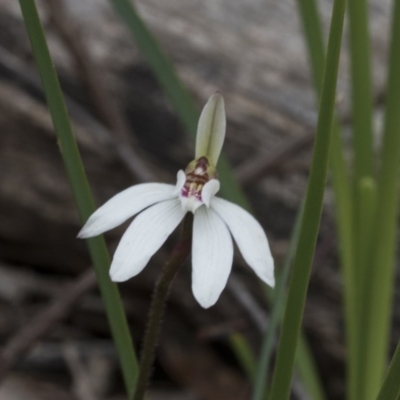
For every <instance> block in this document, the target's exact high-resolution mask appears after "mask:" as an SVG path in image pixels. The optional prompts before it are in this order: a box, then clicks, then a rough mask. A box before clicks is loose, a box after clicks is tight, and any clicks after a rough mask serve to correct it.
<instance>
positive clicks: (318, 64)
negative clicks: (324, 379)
mask: <svg viewBox="0 0 400 400" xmlns="http://www.w3.org/2000/svg"><path fill="white" fill-rule="evenodd" d="M297 4H298V7H299V12H300V16H301V19H302V24H303V30H304V34H305V38H306V43H307V47H308V51H309V56H310V62H311V67H312V75H313V79H314V85H315V87H316V89H317V92H318V94H320V93H321V87H322V75H323V69H324V60H325V56H324V53H325V51H324V44H323V39H322V29H321V23H320V19H319V13H318V10H317V6H316V3H315V0H298V2H297ZM330 172H331V178H332V187H333V191H334V195H335V207H336V224H337V229H338V239H339V248H340V256H341V263H342V271H343V277H344V304H345V307H344V309H345V318H346V336H347V339H346V341H347V347H348V354H349V357H348V368H347V381H348V385H347V390H348V398H349V399H352V400H358V397H357V391H356V390H357V386H356V377H357V376H358V366H359V364H358V357H357V343H358V339H357V338H358V336H359V335H358V326H359V325H358V314H359V313H358V309H357V306H356V304H357V303H356V299H357V298H358V296H357V293H356V285H355V282H356V277H355V262H354V257H355V252H354V248H355V246H354V245H353V242H354V234H353V221H354V217H353V215H354V213H353V199H352V196H353V193H352V190H351V186H350V180H349V176H348V173H347V166H346V162H345V159H344V152H343V144H342V139H341V135H340V126H339V123H338V121H337V119H335V120H334V123H333V131H332V144H331V151H330Z"/></svg>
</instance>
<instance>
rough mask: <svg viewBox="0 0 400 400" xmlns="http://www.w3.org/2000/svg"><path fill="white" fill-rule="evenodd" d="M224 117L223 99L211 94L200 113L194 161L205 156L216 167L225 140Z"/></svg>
mask: <svg viewBox="0 0 400 400" xmlns="http://www.w3.org/2000/svg"><path fill="white" fill-rule="evenodd" d="M225 130H226V117H225V105H224V99H223V97H222V96H221V95H220V94H219V93H218V92H217V93H215V94H213V95H212V96H211V97H210V98H209V100H208V102H207V104H206V105H205V106H204V108H203V111H202V112H201V115H200V119H199V123H198V126H197V136H196V159H197V158H199V157H201V156H207V157H208V158H209V160H210V161H211V163H212V164H214V165H217V161H218V158H219V155H220V154H221V149H222V145H223V143H224V139H225Z"/></svg>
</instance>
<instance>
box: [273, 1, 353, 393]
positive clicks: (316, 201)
mask: <svg viewBox="0 0 400 400" xmlns="http://www.w3.org/2000/svg"><path fill="white" fill-rule="evenodd" d="M345 5H346V2H345V1H344V0H336V1H335V3H334V6H333V12H332V20H331V28H330V35H329V42H328V51H327V58H326V62H325V71H324V78H323V85H322V92H321V103H320V109H319V114H318V124H317V133H316V138H315V145H314V152H313V160H312V165H311V172H310V178H309V183H308V188H307V195H306V202H305V208H304V216H303V221H302V225H301V228H300V238H299V244H298V247H297V251H296V257H295V260H294V266H293V273H292V277H291V280H290V285H289V293H288V298H287V303H286V310H285V316H284V321H283V326H282V334H281V339H280V342H279V347H278V354H277V360H276V366H275V371H274V375H273V380H272V389H271V399H272V400H285V399H288V398H289V394H290V384H291V380H292V373H293V366H294V359H295V353H296V348H297V342H298V337H299V333H300V327H301V320H302V316H303V311H304V304H305V299H306V295H307V288H308V281H309V277H310V271H311V264H312V260H313V255H314V249H315V244H316V240H317V235H318V228H319V223H320V217H321V211H322V200H323V195H324V189H325V181H326V175H327V170H328V158H329V147H330V137H331V131H332V121H333V114H334V106H335V96H336V81H337V74H338V68H339V57H340V46H341V39H342V30H343V20H344V13H345Z"/></svg>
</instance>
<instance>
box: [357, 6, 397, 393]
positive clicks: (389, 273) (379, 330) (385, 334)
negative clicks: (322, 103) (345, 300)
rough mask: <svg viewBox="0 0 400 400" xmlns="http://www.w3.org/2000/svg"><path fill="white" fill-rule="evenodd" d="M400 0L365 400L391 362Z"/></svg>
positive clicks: (367, 319) (390, 76) (391, 61)
mask: <svg viewBox="0 0 400 400" xmlns="http://www.w3.org/2000/svg"><path fill="white" fill-rule="evenodd" d="M399 49H400V2H399V1H395V2H394V12H393V21H392V38H391V46H390V55H389V74H388V79H387V96H386V110H385V122H384V133H383V145H382V152H381V168H380V171H379V176H378V190H377V202H376V204H377V206H376V207H377V208H376V221H375V225H374V234H375V236H374V240H373V244H374V255H373V267H372V269H371V271H372V276H371V277H370V281H369V282H370V286H369V296H368V297H367V298H366V301H367V304H366V306H365V310H366V312H365V319H364V320H363V322H366V324H365V331H366V333H367V335H368V345H367V346H366V348H365V349H364V351H365V363H363V364H364V372H365V374H364V379H363V384H364V394H363V396H365V397H362V398H363V399H365V400H368V399H374V398H375V396H376V395H377V393H378V391H379V388H380V385H381V382H382V379H383V375H384V371H385V367H386V362H387V352H388V343H389V331H390V320H391V311H392V297H393V285H394V268H395V243H396V226H397V217H398V173H399V161H400V74H399V71H400V52H399Z"/></svg>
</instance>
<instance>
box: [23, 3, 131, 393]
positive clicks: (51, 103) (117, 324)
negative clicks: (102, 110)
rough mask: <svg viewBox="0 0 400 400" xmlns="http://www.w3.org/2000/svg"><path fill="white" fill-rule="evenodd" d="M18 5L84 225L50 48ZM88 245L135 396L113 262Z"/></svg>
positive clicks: (87, 209) (81, 185)
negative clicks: (111, 270)
mask: <svg viewBox="0 0 400 400" xmlns="http://www.w3.org/2000/svg"><path fill="white" fill-rule="evenodd" d="M19 3H20V7H21V10H22V14H23V17H24V21H25V25H26V28H27V31H28V35H29V39H30V41H31V45H32V50H33V54H34V56H35V60H36V64H37V67H38V70H39V73H40V77H41V79H42V83H43V89H44V93H45V96H46V100H47V104H48V107H49V109H50V113H51V117H52V120H53V124H54V130H55V132H56V134H57V138H58V145H59V147H60V151H61V155H62V157H63V161H64V165H65V168H66V170H67V174H68V178H69V180H70V184H71V187H72V191H73V194H74V196H75V201H76V203H77V206H78V210H79V214H80V218H81V221H82V223H84V222H86V220H87V219H88V218H89V216H90V215H91V214H92V213H93V212H94V210H95V207H94V202H93V199H92V195H91V192H90V187H89V184H88V181H87V178H86V175H85V172H84V169H83V165H82V161H81V158H80V155H79V150H78V147H77V144H76V141H75V138H74V135H73V132H72V129H71V124H70V121H69V117H68V113H67V110H66V107H65V103H64V99H63V95H62V91H61V88H60V84H59V82H58V78H57V74H56V72H55V69H54V66H53V63H52V61H51V57H50V53H49V50H48V48H47V44H46V39H45V36H44V32H43V28H42V25H41V22H40V19H39V15H38V12H37V9H36V6H35V2H34V1H33V0H20V2H19ZM87 244H88V247H89V252H90V256H91V258H92V262H93V265H94V267H95V270H96V275H97V279H98V285H99V288H100V292H101V295H102V299H103V302H104V306H105V309H106V314H107V318H108V322H109V324H110V328H111V332H112V336H113V339H114V343H115V346H116V348H117V352H118V356H119V360H120V364H121V369H122V374H123V377H124V381H125V386H126V389H127V392H128V394H130V395H132V394H133V390H134V382H135V379H136V377H137V374H138V363H137V360H136V355H135V351H134V348H133V345H132V339H131V336H130V332H129V327H128V323H127V320H126V316H125V313H124V309H123V306H122V302H121V298H120V295H119V291H118V288H117V286H116V285H115V284H113V283H112V282H111V281H110V278H109V276H108V269H109V266H110V260H109V255H108V251H107V247H106V245H105V242H104V239H103V237H102V236H99V237H96V238H92V239H89V240H87Z"/></svg>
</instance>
